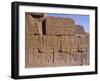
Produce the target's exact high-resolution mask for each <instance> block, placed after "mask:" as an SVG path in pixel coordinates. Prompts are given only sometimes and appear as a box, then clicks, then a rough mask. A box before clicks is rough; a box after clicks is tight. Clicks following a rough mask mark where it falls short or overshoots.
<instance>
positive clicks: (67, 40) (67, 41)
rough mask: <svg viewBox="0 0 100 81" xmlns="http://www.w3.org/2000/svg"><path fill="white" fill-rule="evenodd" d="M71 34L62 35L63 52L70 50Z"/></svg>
mask: <svg viewBox="0 0 100 81" xmlns="http://www.w3.org/2000/svg"><path fill="white" fill-rule="evenodd" d="M70 41H71V39H70V36H62V40H61V51H63V52H70V50H71V49H70V47H71V46H70Z"/></svg>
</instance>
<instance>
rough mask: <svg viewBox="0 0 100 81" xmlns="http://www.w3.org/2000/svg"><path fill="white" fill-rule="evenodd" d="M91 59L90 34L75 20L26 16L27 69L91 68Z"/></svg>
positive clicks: (36, 15) (33, 15) (38, 15)
mask: <svg viewBox="0 0 100 81" xmlns="http://www.w3.org/2000/svg"><path fill="white" fill-rule="evenodd" d="M43 28H45V31H43V30H44V29H43ZM44 33H45V34H44ZM89 59H90V57H89V34H88V33H86V32H85V31H84V28H83V27H82V26H80V25H75V22H74V21H73V19H69V18H58V17H48V16H47V15H46V16H44V15H43V14H41V13H39V14H36V13H35V14H34V13H27V14H26V15H25V67H26V68H31V67H48V66H81V65H89Z"/></svg>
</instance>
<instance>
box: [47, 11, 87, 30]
mask: <svg viewBox="0 0 100 81" xmlns="http://www.w3.org/2000/svg"><path fill="white" fill-rule="evenodd" d="M48 16H56V17H63V18H72V19H73V20H74V21H75V24H76V25H81V26H83V27H84V30H85V31H86V32H89V15H75V14H56V13H48Z"/></svg>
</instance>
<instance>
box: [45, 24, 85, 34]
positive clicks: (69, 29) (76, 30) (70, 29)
mask: <svg viewBox="0 0 100 81" xmlns="http://www.w3.org/2000/svg"><path fill="white" fill-rule="evenodd" d="M46 34H47V35H68V36H72V35H75V34H85V31H84V29H83V27H81V26H79V25H71V26H65V27H60V26H57V27H55V26H46Z"/></svg>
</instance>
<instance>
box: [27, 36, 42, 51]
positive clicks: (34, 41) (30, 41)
mask: <svg viewBox="0 0 100 81" xmlns="http://www.w3.org/2000/svg"><path fill="white" fill-rule="evenodd" d="M39 41H40V36H39V35H28V36H26V37H25V47H26V48H35V49H36V48H37V49H38V47H39Z"/></svg>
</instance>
